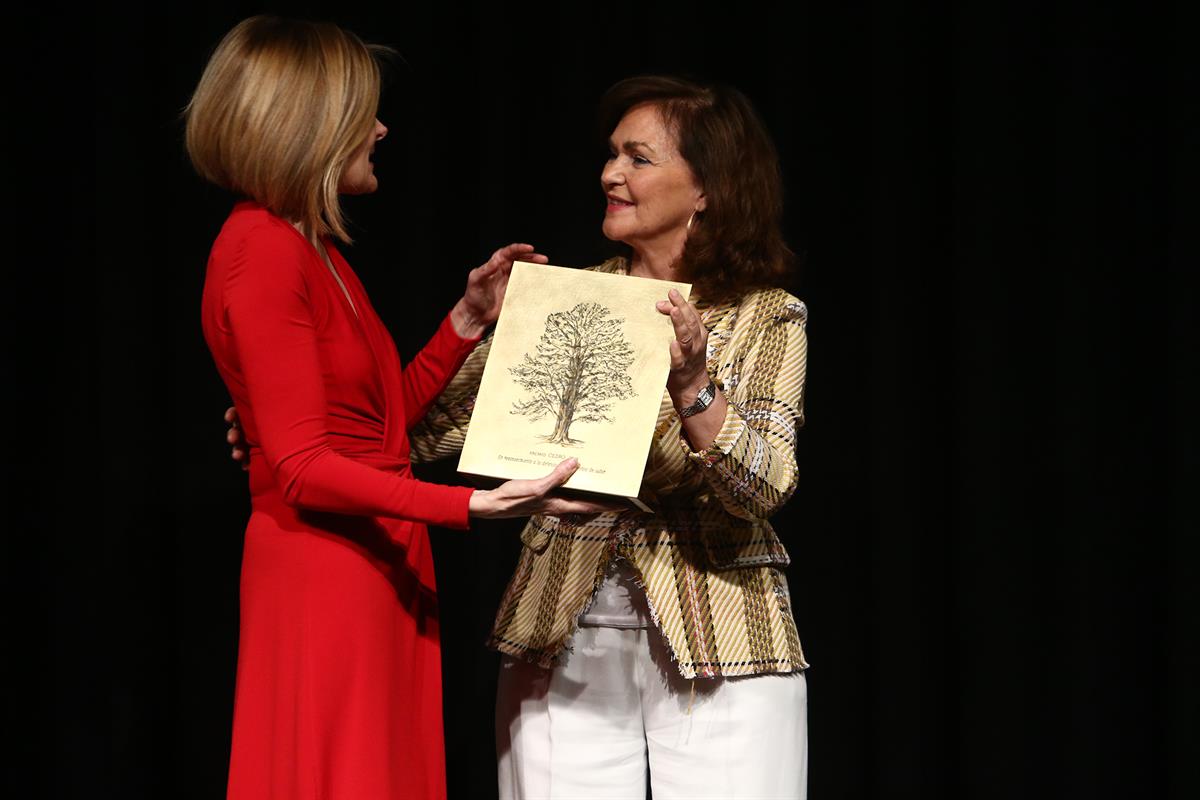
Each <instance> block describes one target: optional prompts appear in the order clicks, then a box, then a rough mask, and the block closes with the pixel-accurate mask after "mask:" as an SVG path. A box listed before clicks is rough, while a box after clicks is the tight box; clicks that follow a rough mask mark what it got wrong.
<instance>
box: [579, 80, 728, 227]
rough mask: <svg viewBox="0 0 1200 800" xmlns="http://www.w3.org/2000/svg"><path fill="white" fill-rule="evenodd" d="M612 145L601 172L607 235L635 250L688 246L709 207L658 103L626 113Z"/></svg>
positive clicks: (615, 132)
mask: <svg viewBox="0 0 1200 800" xmlns="http://www.w3.org/2000/svg"><path fill="white" fill-rule="evenodd" d="M608 147H609V153H610V155H609V158H608V162H607V163H606V164H605V166H604V171H603V172H602V173H601V174H600V185H601V187H602V188H603V189H604V196H605V198H607V200H608V205H607V207H606V209H605V213H604V227H603V230H604V235H605V236H607V237H608V238H609V239H612V240H614V241H618V242H624V243H625V244H627V245H629V246H630V247H632V248H633V249H634V250H640V249H643V248H648V247H656V246H666V247H672V246H675V245H678V246H682V243H683V241H684V240H685V239H686V238H687V225H688V220H689V219H691V217H692V214H693V213H695V212H697V211H703V210H704V206H705V199H704V192H703V190H701V188H700V185H699V183H698V182H697V181H696V176H695V175H694V174H693V173H692V168H691V166H690V165H689V164H688V163H687V161H685V160H684V158H683V156H681V155H680V154H679V146H678V142H677V141H676V138H675V135H674V133H673V132H672V131H670V130H669V129H668V128H667V126H666V124H665V123H664V121H663V119H662V115H661V114H660V113H659V111H658V107H657V106H655V105H653V104H650V103H643V104H641V105H637V106H634V107H633V108H631V109H629V111H627V112H625V116H624V117H622V118H621V121H620V122H619V123H617V127H616V129H615V130H613V132H612V135H611V136H610V137H609V140H608Z"/></svg>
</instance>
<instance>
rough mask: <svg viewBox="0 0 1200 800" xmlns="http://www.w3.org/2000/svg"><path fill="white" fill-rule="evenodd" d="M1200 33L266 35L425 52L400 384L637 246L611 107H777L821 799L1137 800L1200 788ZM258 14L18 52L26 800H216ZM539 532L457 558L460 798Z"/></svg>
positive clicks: (388, 241) (419, 8)
mask: <svg viewBox="0 0 1200 800" xmlns="http://www.w3.org/2000/svg"><path fill="white" fill-rule="evenodd" d="M898 5H899V4H898ZM1182 7H1183V4H1179V5H1178V6H1177V8H1176V10H1172V8H1171V7H1170V6H1162V7H1157V6H1155V7H1151V6H1149V5H1148V6H1147V7H1145V8H1143V9H1141V10H1138V11H1133V10H1129V9H1122V8H1121V7H1120V6H1118V5H1116V4H1110V3H1105V2H1099V3H1096V2H1075V3H1070V2H1067V3H1060V4H1045V5H1042V6H1040V7H1039V8H1037V9H1036V10H1031V9H1025V8H1019V7H1017V6H1013V5H1010V4H1001V3H994V2H973V1H971V2H962V3H943V4H932V5H917V4H909V5H908V7H907V8H899V7H893V6H891V5H890V4H886V3H876V4H861V5H860V4H852V3H813V4H808V3H799V4H794V5H792V6H791V7H790V8H789V10H788V12H787V14H786V15H785V14H784V13H783V12H782V11H780V10H779V8H777V7H775V6H763V7H757V4H754V3H735V4H727V5H725V6H722V7H708V6H701V5H697V4H677V5H668V4H659V3H644V4H633V5H620V4H596V6H595V7H594V8H593V7H591V6H587V5H584V4H579V5H577V6H575V5H572V6H566V5H564V6H562V7H547V8H546V9H544V10H540V11H538V12H534V11H531V10H528V9H524V8H520V7H518V8H503V7H502V6H501V4H495V5H493V6H488V7H482V8H471V7H466V6H451V5H449V4H446V5H443V6H435V4H419V5H415V4H414V5H402V4H389V5H388V6H386V7H381V8H379V9H371V8H369V7H368V6H367V4H364V5H363V7H361V8H358V7H352V4H340V3H307V4H294V5H291V6H286V5H284V4H277V5H275V6H273V7H269V8H271V9H272V10H277V11H282V12H284V13H303V14H309V15H315V16H317V17H320V18H326V19H333V20H335V21H337V22H339V23H341V24H344V25H346V26H348V27H350V28H351V29H353V30H355V31H356V32H358V33H359V34H361V35H362V36H364V38H367V39H368V40H373V41H378V42H382V43H387V44H391V45H393V46H395V47H396V48H397V49H398V50H399V51H400V52H401V53H402V54H403V57H404V62H403V63H401V64H400V65H399V66H398V67H397V69H396V70H394V75H393V77H392V81H391V84H390V86H389V88H388V90H387V93H386V96H385V98H384V103H383V107H382V109H381V117H382V118H383V119H384V121H385V122H386V123H387V124H388V125H389V126H390V128H391V133H390V134H389V137H388V139H387V140H386V141H385V142H384V143H383V144H382V145H381V146H380V149H379V151H378V154H377V165H378V166H377V172H378V174H379V175H380V178H381V184H382V188H381V190H380V191H379V192H378V194H377V195H375V196H373V197H370V198H365V199H354V200H353V201H351V203H350V210H351V214H352V216H353V218H354V220H355V222H356V228H355V232H356V237H357V243H356V244H355V246H354V247H353V248H352V250H350V251H349V252H348V256H349V258H350V259H351V261H352V262H353V263H354V264H355V266H356V268H357V270H358V271H359V273H360V275H361V276H362V277H363V279H364V282H365V283H366V285H367V286H368V289H369V290H370V292H371V295H372V298H373V300H374V302H375V304H376V306H377V307H378V308H379V310H380V312H381V314H382V315H383V317H384V319H385V320H386V321H388V322H389V324H390V325H391V327H392V330H393V332H394V334H395V336H396V339H397V342H398V345H399V347H400V350H401V353H402V355H404V356H407V355H410V354H411V353H413V352H414V351H415V350H416V349H417V348H418V347H419V346H420V344H421V342H422V337H423V336H425V335H427V334H428V333H429V332H431V331H432V330H433V327H434V326H435V324H436V322H437V320H438V319H439V318H440V316H441V315H442V314H443V313H444V312H445V310H446V309H447V308H449V306H450V305H451V303H452V302H453V301H454V299H455V298H456V296H457V293H458V292H460V291H461V286H462V283H463V279H464V275H465V272H466V270H467V269H468V268H470V267H472V266H474V265H477V264H478V263H480V262H481V261H482V260H483V259H484V258H485V257H486V255H487V254H488V253H489V252H490V251H491V250H492V249H493V248H494V247H496V246H498V245H499V244H501V243H504V242H507V241H513V240H526V241H532V242H535V243H537V244H538V245H539V247H540V248H541V249H542V250H543V252H546V253H548V254H549V255H550V256H551V258H552V260H553V261H554V262H556V263H562V264H571V265H582V264H588V263H593V262H595V261H597V260H598V259H600V258H601V257H602V256H604V255H606V254H607V253H609V252H610V245H609V243H607V242H606V241H605V240H604V239H603V238H602V237H601V236H600V234H599V222H600V219H601V216H602V206H601V195H600V192H599V188H598V174H599V169H600V165H601V162H602V157H603V156H602V154H603V149H602V148H601V147H600V146H599V144H598V140H597V139H596V138H595V135H594V134H595V130H594V128H593V121H594V120H593V111H594V104H595V101H596V99H597V98H598V96H599V95H600V93H601V92H602V90H603V89H604V88H605V87H606V86H608V85H609V84H610V83H611V82H613V81H614V80H616V79H618V78H620V77H623V76H626V75H629V74H634V73H639V72H646V71H675V72H686V73H690V74H693V75H696V76H699V77H704V78H712V79H718V80H723V81H727V82H730V83H733V84H735V85H737V86H739V87H741V88H742V89H743V90H744V91H745V92H747V93H748V94H749V95H750V96H751V98H752V99H753V100H754V101H755V103H756V104H757V105H758V107H759V109H760V110H761V112H762V113H763V115H764V116H765V118H766V120H767V122H768V124H769V126H770V128H771V130H772V131H773V133H774V135H775V137H776V139H777V141H778V144H779V148H780V151H781V156H782V159H783V164H784V169H785V178H786V185H787V217H786V228H787V233H788V237H789V241H790V242H791V243H792V244H793V246H794V247H795V248H796V249H797V250H798V251H800V252H801V253H802V254H803V255H804V266H803V270H802V273H801V276H800V280H799V285H798V292H799V294H800V295H801V296H802V297H803V298H804V299H805V300H806V301H807V302H808V304H809V307H810V311H811V322H810V326H809V335H810V344H811V349H810V354H811V360H810V364H809V393H808V408H807V412H808V414H807V416H808V427H807V428H806V429H805V431H804V432H803V434H802V436H801V440H800V448H799V449H800V462H801V465H802V470H803V482H802V486H801V488H800V490H799V492H798V493H797V495H796V497H795V499H794V500H793V501H792V502H791V504H790V506H789V507H788V508H787V509H786V510H785V511H784V512H782V513H781V514H780V515H779V516H778V517H777V520H776V522H777V524H778V527H779V529H780V530H781V532H782V533H783V535H784V537H785V539H786V541H787V542H788V545H789V548H790V550H791V553H792V556H793V564H792V566H791V567H790V568H789V572H788V574H789V578H790V580H791V582H792V587H793V593H794V602H795V608H796V615H797V621H798V624H799V627H800V632H801V637H802V639H803V641H804V644H805V647H806V650H807V652H808V655H809V657H810V660H811V661H812V663H813V667H812V669H811V670H810V671H809V674H808V678H809V686H810V696H811V700H810V726H811V793H812V796H813V797H814V798H827V797H845V798H860V797H862V798H867V797H872V798H873V797H908V796H917V795H920V796H922V797H927V798H959V797H971V798H975V797H980V798H987V797H1005V798H1008V797H1024V796H1045V797H1104V798H1109V797H1111V798H1118V797H1120V798H1125V797H1192V796H1196V794H1197V793H1198V792H1200V777H1198V775H1197V769H1198V767H1197V763H1198V758H1197V756H1198V753H1200V747H1198V744H1200V743H1198V739H1197V736H1198V730H1200V724H1198V720H1197V717H1198V713H1200V712H1198V696H1200V693H1198V692H1197V687H1196V678H1195V676H1196V674H1197V671H1198V669H1200V659H1198V657H1197V635H1196V628H1197V623H1196V611H1197V609H1198V607H1200V603H1198V602H1197V600H1198V597H1197V595H1198V593H1200V592H1198V589H1197V584H1198V580H1197V578H1198V577H1200V575H1198V573H1200V569H1198V566H1197V564H1198V560H1197V557H1198V556H1200V547H1198V546H1197V543H1196V532H1197V531H1198V530H1200V519H1198V514H1197V512H1196V508H1195V505H1196V504H1195V494H1196V492H1195V481H1196V479H1197V477H1198V473H1200V470H1197V447H1198V444H1200V442H1198V437H1197V426H1196V422H1195V418H1194V409H1195V408H1196V407H1197V400H1198V399H1200V398H1198V397H1197V392H1196V389H1195V383H1196V382H1195V378H1196V359H1195V356H1194V352H1195V350H1194V347H1195V344H1196V323H1195V311H1196V281H1195V277H1194V274H1193V271H1194V269H1195V266H1196V263H1197V262H1196V260H1195V259H1194V258H1193V257H1192V256H1193V254H1194V253H1195V247H1194V245H1195V225H1194V219H1195V217H1194V216H1193V215H1191V213H1190V212H1185V205H1186V204H1185V202H1184V200H1185V195H1187V194H1190V192H1188V190H1189V189H1191V187H1192V185H1193V184H1194V183H1195V181H1196V178H1197V170H1196V158H1195V149H1194V144H1195V140H1194V138H1190V136H1189V133H1188V132H1187V131H1186V129H1185V127H1184V125H1183V122H1182V119H1183V109H1184V108H1185V107H1186V106H1187V105H1188V103H1189V102H1190V100H1191V99H1192V98H1194V96H1195V90H1196V81H1195V78H1196V72H1195V69H1194V65H1193V63H1192V62H1190V61H1187V60H1185V57H1184V52H1185V50H1186V49H1187V48H1188V47H1189V44H1190V43H1189V42H1188V41H1187V40H1186V39H1187V37H1186V31H1187V28H1186V27H1185V26H1184V25H1183V19H1182V13H1181V9H1182ZM780 8H781V7H780ZM263 9H264V7H262V6H260V5H259V4H256V3H249V2H244V3H237V2H212V3H208V4H205V7H204V8H200V7H198V6H197V7H187V8H181V9H168V8H166V7H163V6H161V5H159V4H154V5H150V4H147V5H146V6H144V7H142V6H138V5H127V6H105V7H103V8H94V9H92V10H90V11H81V12H78V13H72V14H67V13H65V12H64V11H61V10H56V9H53V8H50V7H47V8H46V9H45V10H38V9H31V8H27V9H26V11H25V12H24V16H20V17H18V18H16V19H14V20H13V21H12V23H11V26H10V28H9V38H10V40H11V41H13V42H14V43H16V44H18V45H19V47H18V48H17V49H16V51H15V54H16V56H15V58H13V60H12V62H11V64H10V68H9V82H10V91H9V92H8V93H7V94H8V97H9V102H10V106H9V114H8V122H7V124H6V127H7V128H8V129H9V136H10V140H9V161H10V163H9V164H8V169H7V170H6V171H7V172H8V177H9V180H10V183H9V186H10V189H9V192H8V196H9V201H8V203H9V204H10V205H9V208H11V209H12V211H13V212H15V213H11V214H8V215H6V216H8V218H9V219H11V220H13V221H14V222H15V225H14V226H13V228H12V230H11V233H10V237H9V239H10V241H11V242H12V243H14V244H15V247H13V248H11V249H10V250H9V256H10V258H9V259H8V269H7V270H6V277H7V280H8V291H7V292H5V294H6V295H7V297H6V305H7V306H8V311H7V313H6V314H5V320H6V325H7V326H8V328H9V329H8V342H7V344H6V347H5V374H6V375H7V376H9V381H11V382H10V384H9V390H8V395H9V397H10V400H11V401H13V405H14V410H13V411H12V412H11V413H10V426H9V428H10V431H9V432H10V435H9V440H10V441H9V457H8V459H7V461H8V463H9V467H10V470H9V478H8V480H7V481H6V486H7V489H8V491H9V495H10V496H9V501H8V503H7V505H6V509H7V510H6V512H5V516H4V521H5V527H6V528H8V529H9V533H8V535H7V536H6V537H5V538H6V545H7V546H6V560H7V561H8V567H7V569H6V574H7V581H8V584H9V587H10V589H12V590H13V592H12V601H11V602H10V603H9V611H10V613H9V623H8V626H7V627H8V633H9V636H8V637H7V638H8V640H9V641H8V644H9V647H8V648H7V652H8V654H9V659H8V660H10V662H11V663H14V664H17V665H20V666H22V667H24V669H23V670H22V671H21V678H20V680H19V681H14V682H13V683H12V684H11V685H12V686H13V688H14V690H15V697H14V698H13V699H14V700H15V701H17V702H15V703H14V704H13V705H12V707H13V708H20V709H21V712H20V713H21V716H20V717H19V718H17V717H15V716H14V720H16V721H17V724H16V725H15V726H14V728H13V729H14V730H16V731H17V732H19V733H20V737H19V738H20V740H21V743H22V745H23V747H22V749H20V750H18V751H17V754H18V756H20V761H19V766H18V768H17V769H15V770H11V771H10V772H11V779H12V780H14V781H20V782H21V784H24V785H25V786H28V783H29V779H30V778H32V779H33V780H32V783H33V785H35V786H36V787H37V790H38V791H37V794H38V795H40V796H47V797H103V796H114V797H122V798H142V797H145V798H175V797H180V798H191V797H195V798H211V797H218V796H221V793H222V790H223V781H224V772H225V766H226V759H227V750H228V744H229V726H230V717H231V706H232V692H233V674H234V672H233V670H234V664H235V658H236V626H237V579H238V567H239V558H240V546H241V536H240V530H241V526H242V524H243V521H244V517H245V515H246V511H247V501H246V497H245V490H244V485H243V477H242V475H241V473H240V472H239V471H238V470H237V469H236V468H235V467H234V466H232V464H231V463H230V462H229V461H228V455H227V452H226V449H225V448H224V446H223V443H222V435H223V431H224V426H223V424H222V423H221V421H220V415H221V412H222V410H223V409H224V408H225V406H226V405H227V400H226V396H225V393H224V391H223V389H222V386H221V384H220V382H219V380H218V378H217V376H216V373H215V370H214V369H213V367H212V365H211V361H210V359H209V357H208V354H207V352H206V350H205V347H204V344H203V341H202V339H201V336H200V326H199V311H198V310H199V296H200V286H201V282H202V277H203V275H202V273H203V267H204V259H205V255H206V252H207V248H208V245H209V243H210V242H211V239H212V237H213V236H214V234H215V233H216V230H217V228H218V227H219V225H220V223H221V221H222V219H223V215H224V213H225V211H226V209H227V207H228V200H227V198H225V197H223V196H222V195H221V194H220V193H219V192H217V191H215V190H213V189H210V188H208V187H205V186H204V185H202V184H201V183H200V182H199V181H198V180H197V179H196V178H194V177H193V176H192V175H191V173H190V170H189V168H188V166H187V163H186V159H185V157H184V155H183V152H182V147H181V126H180V124H179V122H178V119H177V114H178V112H179V110H180V109H181V107H182V106H183V105H184V103H185V102H186V100H187V97H188V94H189V92H190V90H191V88H192V86H193V85H194V82H195V80H196V78H197V77H198V75H199V73H200V71H201V69H202V67H203V64H204V62H205V59H206V57H207V54H208V52H209V50H210V48H211V47H212V46H213V45H214V44H215V42H216V41H217V40H218V38H219V37H220V35H221V34H222V33H223V32H224V31H225V30H227V29H228V28H229V27H230V26H231V25H232V24H233V23H234V22H236V21H237V20H238V19H240V18H242V17H244V16H247V15H249V14H251V13H255V12H258V11H261V10H263ZM10 52H13V51H12V50H11V49H10ZM425 475H426V476H427V477H430V478H432V479H434V480H442V481H452V480H453V479H454V474H453V470H452V467H451V466H445V467H441V466H439V467H437V468H434V469H430V470H427V471H426V472H425ZM516 530H517V526H516V525H515V524H513V523H495V524H485V525H479V526H477V528H476V529H475V530H474V531H472V533H471V534H469V535H463V534H461V533H453V532H446V531H435V532H434V540H435V547H436V557H437V565H438V570H439V581H440V584H441V593H442V597H443V609H444V620H443V631H444V652H445V675H446V682H447V687H446V706H445V708H446V725H447V747H448V759H449V770H450V775H449V780H450V788H451V792H452V797H471V798H476V797H480V798H486V797H489V796H491V795H492V793H493V792H494V788H493V767H492V764H493V754H492V738H491V723H490V714H491V704H492V693H493V689H494V670H495V667H496V658H495V656H494V655H493V654H492V653H490V652H489V651H486V650H485V649H483V648H482V646H481V642H482V640H483V638H484V636H485V634H486V631H487V628H488V625H489V623H490V617H491V613H492V610H493V609H494V606H495V603H496V601H497V599H498V597H499V594H500V591H501V589H502V587H503V584H504V581H505V580H506V578H507V575H508V570H509V568H510V566H511V565H512V563H513V561H514V557H515V552H516V549H517V545H516V543H515V532H516ZM26 710H27V711H28V713H27V714H26V713H25V711H26ZM21 784H17V785H21ZM11 788H13V787H10V789H11ZM8 796H10V797H15V796H29V792H28V789H24V790H22V794H20V795H18V794H14V793H13V792H12V791H10V792H9V793H8Z"/></svg>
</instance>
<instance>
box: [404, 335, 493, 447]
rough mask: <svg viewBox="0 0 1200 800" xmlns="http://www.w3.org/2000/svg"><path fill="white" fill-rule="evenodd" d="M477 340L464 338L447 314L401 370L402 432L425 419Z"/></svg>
mask: <svg viewBox="0 0 1200 800" xmlns="http://www.w3.org/2000/svg"><path fill="white" fill-rule="evenodd" d="M479 341H480V340H479V339H464V338H462V337H461V336H459V335H458V333H457V332H456V331H455V330H454V323H452V322H451V321H450V315H449V314H447V315H446V317H445V319H443V320H442V324H441V325H440V326H438V329H437V333H435V334H434V335H433V338H432V339H430V340H429V343H428V344H426V345H425V347H424V348H422V350H421V352H420V353H418V354H417V355H416V356H415V357H414V358H413V360H412V361H411V362H409V363H408V364H407V365H405V367H404V410H405V416H406V419H405V425H404V427H405V429H406V430H407V429H408V428H411V427H412V426H414V425H416V424H417V423H418V422H420V421H421V420H422V419H424V418H425V414H426V412H428V411H429V407H430V406H432V405H433V401H434V400H436V399H437V397H438V395H440V394H441V393H442V390H444V389H445V388H446V387H447V386H448V385H449V384H450V379H451V378H453V377H454V374H455V373H456V372H458V368H459V367H461V366H462V364H463V362H464V361H466V359H467V356H469V355H470V354H471V351H473V350H474V349H475V346H476V345H478V344H479Z"/></svg>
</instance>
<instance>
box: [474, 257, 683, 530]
mask: <svg viewBox="0 0 1200 800" xmlns="http://www.w3.org/2000/svg"><path fill="white" fill-rule="evenodd" d="M670 289H676V290H678V291H679V293H680V294H682V295H683V296H684V297H685V298H686V297H687V296H688V294H689V293H690V291H691V284H687V283H675V282H672V281H659V280H651V279H649V278H634V277H630V276H628V275H612V274H608V273H603V272H592V271H590V270H579V269H567V268H564V267H552V266H546V265H541V264H530V263H526V262H523V261H518V262H516V263H515V264H514V265H513V269H512V275H511V276H510V277H509V280H508V289H507V291H506V293H505V297H504V305H503V306H502V308H501V310H500V318H499V319H498V320H497V322H496V331H495V335H494V336H493V339H492V344H491V351H490V353H489V354H488V360H487V364H486V365H485V366H484V369H483V377H482V379H481V382H480V386H479V394H478V397H477V398H476V401H475V407H474V409H473V410H472V412H471V425H470V428H469V429H468V430H467V437H466V441H465V443H464V445H463V449H462V455H461V456H460V458H459V462H458V470H459V472H462V473H465V474H469V475H480V476H485V477H489V478H499V479H504V480H508V479H511V478H539V477H541V476H543V475H545V474H546V473H547V472H549V471H550V469H551V468H552V467H554V466H555V465H557V464H558V463H559V462H561V461H562V460H563V459H565V458H571V457H574V458H577V459H578V460H579V469H578V470H577V471H576V472H575V474H574V475H572V476H571V479H570V480H569V481H567V483H566V484H565V486H564V488H565V489H569V490H576V491H578V492H582V493H589V494H599V495H608V496H615V497H620V498H625V499H627V500H629V501H630V502H633V503H634V504H635V505H637V506H639V507H641V508H643V509H644V508H645V505H644V504H643V503H641V502H640V501H638V500H637V495H638V488H639V487H640V486H641V483H642V473H643V471H644V470H645V466H646V456H647V455H648V454H649V451H650V444H651V440H652V439H653V436H654V426H655V423H656V422H657V420H658V412H659V408H660V407H661V404H662V398H663V391H664V390H665V388H666V384H667V373H668V372H669V371H670V368H671V355H670V350H669V345H670V343H671V341H672V340H673V339H674V338H675V333H674V328H673V327H672V326H671V318H670V317H668V316H666V315H665V314H661V313H659V311H658V310H657V309H656V308H655V303H656V302H657V301H659V300H666V299H667V292H668V290H670Z"/></svg>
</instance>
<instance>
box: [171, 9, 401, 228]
mask: <svg viewBox="0 0 1200 800" xmlns="http://www.w3.org/2000/svg"><path fill="white" fill-rule="evenodd" d="M388 52H389V51H388V49H387V48H384V47H379V46H377V45H366V44H364V43H363V42H362V40H360V39H359V38H358V37H357V36H355V35H354V34H353V33H350V32H349V31H346V30H343V29H341V28H339V27H337V26H336V25H333V24H330V23H327V22H308V21H304V20H291V19H282V18H280V17H271V16H258V17H251V18H249V19H246V20H243V21H242V22H240V23H238V25H237V26H235V27H234V28H233V30H231V31H230V32H229V33H227V34H226V35H225V38H223V39H222V40H221V43H220V44H219V45H217V48H216V50H215V51H214V52H213V54H212V57H211V58H210V59H209V61H208V65H207V66H206V67H205V68H204V74H203V75H202V76H201V77H200V82H199V84H198V85H197V86H196V91H195V93H194V94H193V95H192V99H191V102H189V103H188V106H187V109H186V110H185V111H184V116H185V118H186V120H187V134H186V144H187V152H188V155H189V156H190V157H191V160H192V165H193V166H194V167H195V169H196V172H198V173H199V174H200V175H201V176H202V177H204V178H206V179H207V180H209V181H212V182H213V183H215V184H217V185H218V186H221V187H223V188H225V189H228V190H229V191H231V192H234V193H235V194H239V195H243V196H245V197H250V198H252V199H254V200H256V201H257V202H259V203H261V204H263V205H264V206H266V207H267V208H269V209H270V210H271V211H273V212H274V213H275V214H277V215H279V216H280V217H283V218H284V219H286V220H288V221H290V222H295V223H298V224H299V225H300V227H301V229H302V230H303V231H304V233H305V234H306V235H307V236H309V237H310V238H313V237H316V236H321V235H325V234H331V235H333V236H336V237H337V238H339V239H341V240H343V241H346V242H348V241H350V236H349V234H348V233H347V232H346V220H345V215H344V214H343V212H342V209H341V204H340V203H339V201H338V184H339V182H340V181H341V177H342V173H343V172H344V171H345V169H346V165H347V162H348V161H349V159H350V157H351V156H352V155H353V154H354V152H355V151H356V150H357V149H358V148H359V147H360V146H362V143H363V142H364V141H366V139H367V136H368V135H369V134H370V133H371V131H372V130H373V129H374V126H375V115H376V112H377V110H378V107H379V92H380V84H381V77H380V68H379V63H378V61H377V59H378V57H379V56H381V55H383V54H386V53H388Z"/></svg>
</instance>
